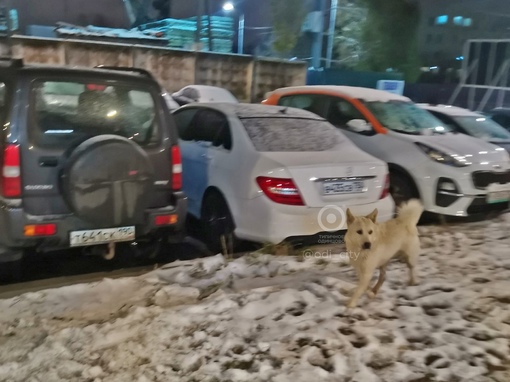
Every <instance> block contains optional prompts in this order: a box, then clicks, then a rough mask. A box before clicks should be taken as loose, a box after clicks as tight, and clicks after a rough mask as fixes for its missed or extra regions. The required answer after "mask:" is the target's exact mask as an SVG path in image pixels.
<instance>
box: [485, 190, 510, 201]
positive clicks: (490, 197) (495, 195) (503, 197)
mask: <svg viewBox="0 0 510 382" xmlns="http://www.w3.org/2000/svg"><path fill="white" fill-rule="evenodd" d="M509 200H510V191H494V192H489V193H488V194H487V203H503V202H508V201H509Z"/></svg>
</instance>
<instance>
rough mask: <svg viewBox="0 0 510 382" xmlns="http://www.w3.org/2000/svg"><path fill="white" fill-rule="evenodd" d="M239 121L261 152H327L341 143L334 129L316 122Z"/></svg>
mask: <svg viewBox="0 0 510 382" xmlns="http://www.w3.org/2000/svg"><path fill="white" fill-rule="evenodd" d="M241 121H242V123H243V125H244V127H245V129H246V132H247V133H248V136H249V137H250V139H251V141H252V142H253V145H254V146H255V149H256V150H257V151H260V152H269V151H273V152H291V151H327V150H331V149H333V148H334V147H335V146H336V145H338V144H339V143H340V142H341V141H342V135H341V133H340V132H339V131H338V130H337V129H336V128H335V127H333V125H331V124H330V123H329V122H326V121H321V120H317V119H305V118H282V117H279V118H271V117H258V118H257V117H254V118H244V119H242V120H241Z"/></svg>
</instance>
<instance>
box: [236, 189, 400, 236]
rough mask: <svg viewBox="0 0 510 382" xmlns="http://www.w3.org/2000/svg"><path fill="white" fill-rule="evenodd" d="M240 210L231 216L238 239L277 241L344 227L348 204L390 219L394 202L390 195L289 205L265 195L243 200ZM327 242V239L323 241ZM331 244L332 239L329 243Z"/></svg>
mask: <svg viewBox="0 0 510 382" xmlns="http://www.w3.org/2000/svg"><path fill="white" fill-rule="evenodd" d="M243 205H244V206H245V208H243V211H242V213H240V214H239V215H238V216H234V221H235V223H236V230H235V234H236V236H237V237H239V238H240V239H245V240H250V241H255V242H261V243H264V242H269V243H272V244H278V243H280V242H282V241H284V240H286V239H288V238H292V237H306V236H313V235H319V236H322V235H324V237H326V236H328V234H333V233H335V232H338V231H342V230H345V229H347V225H346V224H347V222H346V219H345V211H346V209H347V208H349V209H350V210H351V211H352V213H353V214H354V215H360V216H363V215H368V214H370V213H371V212H372V211H373V210H374V209H375V208H377V209H378V212H379V213H378V218H377V220H378V221H380V222H382V221H386V220H389V219H391V218H392V217H393V216H394V213H395V203H394V202H393V199H392V198H391V196H387V197H386V198H384V199H380V200H378V201H377V202H375V203H368V204H362V205H349V204H345V205H341V206H340V205H330V206H324V207H322V208H318V207H314V208H312V207H306V206H289V205H283V204H277V203H274V202H272V201H270V200H269V199H268V198H267V197H265V196H260V197H257V198H254V199H252V200H247V201H245V202H244V203H243ZM325 244H326V243H325ZM331 244H333V243H331Z"/></svg>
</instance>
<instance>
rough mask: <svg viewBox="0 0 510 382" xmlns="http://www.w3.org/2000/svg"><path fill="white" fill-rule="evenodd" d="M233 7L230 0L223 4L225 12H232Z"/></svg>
mask: <svg viewBox="0 0 510 382" xmlns="http://www.w3.org/2000/svg"><path fill="white" fill-rule="evenodd" d="M234 9H235V7H234V4H232V3H231V2H230V1H229V2H228V3H225V4H223V10H224V11H225V12H232V11H233V10H234Z"/></svg>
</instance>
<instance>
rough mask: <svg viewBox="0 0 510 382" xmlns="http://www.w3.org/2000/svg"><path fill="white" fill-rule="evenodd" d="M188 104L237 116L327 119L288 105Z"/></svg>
mask: <svg viewBox="0 0 510 382" xmlns="http://www.w3.org/2000/svg"><path fill="white" fill-rule="evenodd" d="M187 106H200V107H211V108H214V109H217V110H220V111H222V112H223V113H225V114H227V115H230V116H232V117H237V118H241V119H243V118H269V117H272V118H278V117H284V118H285V117H287V118H289V117H291V118H307V119H315V120H318V121H325V119H324V118H322V117H319V116H318V115H317V114H314V113H312V112H309V111H306V110H302V109H297V108H293V107H286V106H269V105H263V104H255V103H237V104H234V103H224V102H208V103H195V104H189V105H187Z"/></svg>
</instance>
